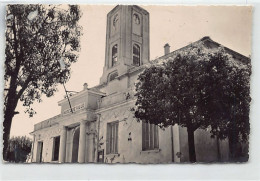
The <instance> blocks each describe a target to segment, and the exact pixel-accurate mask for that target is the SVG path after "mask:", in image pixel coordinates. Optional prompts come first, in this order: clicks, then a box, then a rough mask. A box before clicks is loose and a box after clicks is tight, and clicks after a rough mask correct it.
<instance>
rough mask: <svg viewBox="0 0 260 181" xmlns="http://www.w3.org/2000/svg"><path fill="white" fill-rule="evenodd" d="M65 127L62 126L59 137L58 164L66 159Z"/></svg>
mask: <svg viewBox="0 0 260 181" xmlns="http://www.w3.org/2000/svg"><path fill="white" fill-rule="evenodd" d="M66 139H67V127H66V126H63V127H62V130H61V136H60V149H59V162H60V163H64V162H65V157H66Z"/></svg>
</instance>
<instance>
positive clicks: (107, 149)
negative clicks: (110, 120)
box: [106, 124, 110, 154]
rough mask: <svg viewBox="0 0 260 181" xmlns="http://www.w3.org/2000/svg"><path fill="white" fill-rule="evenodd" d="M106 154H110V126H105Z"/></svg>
mask: <svg viewBox="0 0 260 181" xmlns="http://www.w3.org/2000/svg"><path fill="white" fill-rule="evenodd" d="M106 144H107V145H106V154H109V153H110V125H109V124H107V138H106Z"/></svg>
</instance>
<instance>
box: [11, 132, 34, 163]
mask: <svg viewBox="0 0 260 181" xmlns="http://www.w3.org/2000/svg"><path fill="white" fill-rule="evenodd" d="M31 146H32V140H31V139H30V138H28V137H26V136H21V137H20V136H18V137H12V138H11V139H10V140H9V141H8V148H7V159H6V161H9V162H16V163H17V162H22V163H23V162H26V159H27V157H28V155H29V154H30V152H31Z"/></svg>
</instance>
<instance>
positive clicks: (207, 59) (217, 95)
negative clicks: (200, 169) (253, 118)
mask: <svg viewBox="0 0 260 181" xmlns="http://www.w3.org/2000/svg"><path fill="white" fill-rule="evenodd" d="M250 74H251V67H250V62H248V63H243V62H241V61H238V60H235V59H234V58H233V57H232V56H231V55H229V54H228V53H226V52H225V49H224V48H223V47H219V48H218V49H210V48H207V47H206V46H205V45H203V43H202V42H200V43H195V44H191V46H189V47H186V48H185V49H183V50H179V51H177V52H176V53H175V55H174V56H173V57H171V58H168V59H167V60H159V63H158V62H157V63H152V64H151V65H150V66H149V67H147V68H146V69H145V70H144V71H143V72H142V73H141V74H140V75H139V77H138V83H137V84H136V92H137V93H136V96H137V101H136V108H135V117H136V118H138V119H139V120H142V121H145V122H149V123H152V124H157V125H159V126H160V127H162V128H164V127H167V126H169V125H174V124H178V125H180V126H182V127H186V128H187V133H188V144H189V157H190V161H191V162H196V153H195V144H194V132H195V131H196V130H197V129H206V128H208V127H210V128H211V135H212V137H214V136H217V138H219V139H225V138H227V137H229V139H230V136H232V139H233V138H234V137H235V138H241V139H242V140H245V141H246V140H247V138H248V134H249V103H250V100H251V99H250V95H249V80H250ZM236 141H238V139H235V142H236Z"/></svg>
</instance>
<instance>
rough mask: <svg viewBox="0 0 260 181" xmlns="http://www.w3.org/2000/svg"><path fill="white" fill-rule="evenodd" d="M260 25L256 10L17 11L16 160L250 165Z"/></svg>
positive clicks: (13, 37)
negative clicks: (254, 47) (259, 26)
mask: <svg viewBox="0 0 260 181" xmlns="http://www.w3.org/2000/svg"><path fill="white" fill-rule="evenodd" d="M251 27H252V7H251V6H159V5H138V6H137V5H117V6H108V5H106V6H105V5H64V4H62V5H46V4H45V5H43V4H10V5H8V6H7V7H6V46H5V64H4V65H5V75H4V81H5V87H4V122H3V132H4V133H3V160H4V162H6V163H7V162H14V163H110V164H111V163H112V164H113V163H138V164H161V163H231V162H238V163H243V162H247V161H248V159H249V134H250V124H249V112H250V102H251V98H250V76H251V58H250V56H251Z"/></svg>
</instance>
